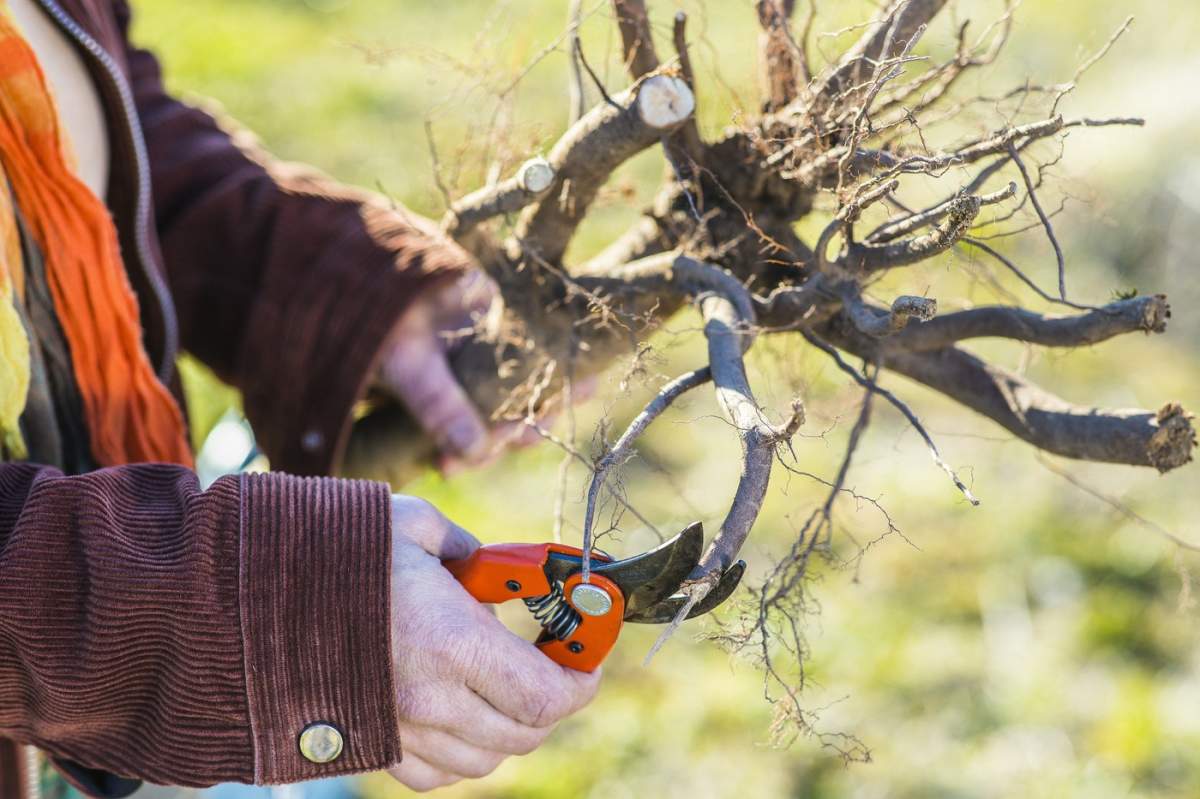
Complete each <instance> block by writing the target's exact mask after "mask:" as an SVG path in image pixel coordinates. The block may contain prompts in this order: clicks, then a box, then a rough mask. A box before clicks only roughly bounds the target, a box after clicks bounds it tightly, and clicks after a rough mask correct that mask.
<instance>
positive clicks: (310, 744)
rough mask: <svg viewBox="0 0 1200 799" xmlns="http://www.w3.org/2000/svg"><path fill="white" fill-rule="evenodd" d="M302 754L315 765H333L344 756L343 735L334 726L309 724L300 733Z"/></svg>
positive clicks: (319, 723)
mask: <svg viewBox="0 0 1200 799" xmlns="http://www.w3.org/2000/svg"><path fill="white" fill-rule="evenodd" d="M300 754H302V755H304V759H305V760H308V761H311V762H313V763H332V762H333V761H334V760H337V759H338V756H339V755H341V754H342V734H341V733H340V732H338V729H337V727H334V726H333V725H332V724H325V723H324V722H317V723H315V724H309V725H308V726H307V727H305V728H304V731H303V732H301V733H300Z"/></svg>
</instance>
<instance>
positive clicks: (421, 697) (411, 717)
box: [396, 685, 439, 724]
mask: <svg viewBox="0 0 1200 799" xmlns="http://www.w3.org/2000/svg"><path fill="white" fill-rule="evenodd" d="M436 693H437V691H436V689H435V688H434V687H433V686H430V685H425V686H419V687H409V688H402V689H401V690H400V691H399V692H398V696H397V701H396V711H397V713H398V714H399V716H400V719H401V721H406V722H410V723H414V724H429V723H431V722H433V721H434V717H435V715H436V713H435V710H436V708H437V707H438V705H439V703H438V701H437V698H436V696H435V694H436Z"/></svg>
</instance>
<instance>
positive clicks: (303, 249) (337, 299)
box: [116, 2, 471, 474]
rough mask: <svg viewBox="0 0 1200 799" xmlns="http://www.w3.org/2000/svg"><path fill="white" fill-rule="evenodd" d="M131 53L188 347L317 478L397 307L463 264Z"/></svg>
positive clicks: (269, 441) (411, 220)
mask: <svg viewBox="0 0 1200 799" xmlns="http://www.w3.org/2000/svg"><path fill="white" fill-rule="evenodd" d="M116 8H117V10H118V14H119V18H120V19H121V20H122V21H123V22H124V23H125V24H126V25H127V24H128V9H127V7H126V4H125V3H124V2H118V3H116ZM126 56H127V59H128V63H129V71H130V82H131V85H132V87H133V93H134V98H135V101H136V104H137V113H138V117H139V118H140V120H141V123H142V128H143V130H144V133H145V140H146V145H147V150H148V154H149V159H150V174H151V178H152V183H153V195H154V211H155V221H156V225H157V230H158V234H159V238H160V240H161V243H162V248H163V255H164V262H165V264H166V269H167V276H168V282H169V283H170V288H171V293H172V295H173V297H174V299H175V306H176V308H177V310H178V316H179V327H180V338H181V342H182V344H183V347H184V348H185V349H186V350H188V351H189V352H191V353H192V354H194V355H196V356H197V357H198V358H199V359H200V360H202V361H204V362H205V363H206V364H208V365H209V366H210V367H212V368H213V369H214V370H215V371H216V372H217V374H219V375H220V376H221V377H222V378H223V379H225V380H226V381H228V382H229V383H231V384H233V385H235V386H237V387H238V388H239V389H241V390H242V392H243V395H244V398H245V408H246V414H247V416H248V417H249V419H250V421H251V423H252V424H253V425H254V430H255V434H256V435H257V437H258V441H259V443H260V445H261V446H262V447H263V449H264V451H265V452H266V453H267V455H268V456H269V457H270V458H271V462H272V465H273V466H275V467H276V468H278V469H280V470H282V471H286V472H291V473H294V474H328V473H329V472H330V471H331V470H333V469H334V468H335V467H336V465H337V463H338V461H339V460H340V458H341V453H342V451H343V450H344V448H345V443H346V440H347V438H348V435H349V431H350V424H351V421H350V420H351V418H352V409H353V405H354V403H355V402H356V401H357V400H358V399H359V398H361V396H362V394H363V391H364V389H365V387H366V385H367V383H368V382H369V380H370V376H371V374H372V371H373V365H374V364H375V361H376V358H377V356H378V354H379V352H380V351H381V349H382V346H383V343H384V341H385V339H386V337H387V336H388V334H389V333H390V332H391V331H392V330H393V329H394V327H395V323H396V321H397V320H398V318H399V317H400V314H401V313H402V312H403V311H404V309H405V308H406V307H407V305H408V303H409V302H411V301H412V299H413V298H414V297H416V296H418V295H419V294H420V293H421V292H423V291H424V290H426V289H427V288H428V287H429V285H430V284H431V283H434V282H440V281H445V280H448V279H450V278H453V277H454V276H456V275H459V274H461V273H462V272H463V270H465V269H467V268H469V267H470V266H471V260H470V258H469V257H468V256H467V254H466V253H465V252H464V251H463V250H461V249H460V248H459V247H458V246H457V245H455V244H453V243H451V242H450V241H448V240H447V239H445V238H443V237H442V236H440V235H439V234H438V233H437V231H436V226H434V225H433V224H432V223H430V222H429V221H428V220H424V219H421V218H419V217H417V216H416V215H414V214H412V213H410V212H408V211H406V210H404V209H397V208H395V207H394V204H393V203H390V202H388V201H387V200H385V199H384V198H381V197H376V196H373V195H370V194H368V193H367V192H364V191H360V190H356V189H353V188H350V187H347V186H343V185H340V184H338V183H337V182H335V181H333V180H331V179H329V178H328V177H326V176H324V175H321V174H320V173H318V172H317V171H316V170H313V169H311V168H308V167H303V166H300V165H296V164H288V163H283V162H280V161H276V160H274V159H272V158H271V157H270V156H269V155H268V154H267V153H265V152H263V151H262V150H261V149H260V148H258V147H257V146H256V145H255V143H254V142H253V140H252V138H251V137H250V136H249V135H247V134H245V133H244V132H233V131H231V130H228V129H226V128H223V127H222V125H220V124H218V123H217V121H216V120H215V119H214V118H213V117H212V116H210V115H209V114H207V113H205V112H204V111H201V110H199V109H197V108H195V107H192V106H189V105H187V104H185V103H182V102H180V101H178V100H176V99H175V98H173V97H171V96H170V95H169V94H167V93H166V91H165V90H164V88H163V83H162V75H161V72H160V68H159V64H158V62H157V60H156V59H155V58H154V56H153V55H151V54H150V53H148V52H146V51H145V50H139V49H136V48H133V47H129V48H128V50H127V53H126Z"/></svg>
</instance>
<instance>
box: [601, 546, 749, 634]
mask: <svg viewBox="0 0 1200 799" xmlns="http://www.w3.org/2000/svg"><path fill="white" fill-rule="evenodd" d="M745 571H746V561H744V560H739V561H738V562H737V563H735V564H733V565H732V566H730V567H729V568H728V569H727V570H726V571H725V573H724V574H722V575H721V580H720V581H719V582H718V583H717V584H716V586H715V587H713V590H711V591H709V592H708V596H706V597H704V599H702V600H700V601H699V602H697V603H696V606H695V607H694V608H692V610H691V612H690V613H688V615H687V617H688V618H689V619H694V618H696V617H697V616H703V615H704V614H705V613H708V612H709V611H710V610H712V609H713V608H715V607H716V606H717V605H720V604H721V603H722V602H724V601H725V600H726V599H728V598H729V595H730V594H732V593H733V591H734V589H736V588H737V587H738V583H739V582H741V580H742V573H743V572H745ZM686 601H687V599H686V598H685V597H684V596H683V595H681V594H676V595H674V596H669V597H667V598H665V599H663V600H662V601H661V602H659V603H658V604H657V605H652V606H650V607H648V608H645V609H644V610H642V611H640V612H637V613H634V614H632V615H630V614H628V613H626V614H625V621H628V622H633V623H634V624H668V623H669V622H670V621H671V620H672V619H674V618H675V614H676V613H678V612H679V609H680V608H682V607H683V604H684V602H686Z"/></svg>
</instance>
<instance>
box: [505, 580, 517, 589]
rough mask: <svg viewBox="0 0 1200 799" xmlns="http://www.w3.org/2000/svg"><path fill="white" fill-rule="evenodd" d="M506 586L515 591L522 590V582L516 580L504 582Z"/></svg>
mask: <svg viewBox="0 0 1200 799" xmlns="http://www.w3.org/2000/svg"><path fill="white" fill-rule="evenodd" d="M504 587H505V588H507V589H508V590H509V591H514V592H515V591H520V590H521V584H520V583H518V582H517V581H516V580H509V581H508V582H507V583H505V584H504Z"/></svg>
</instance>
